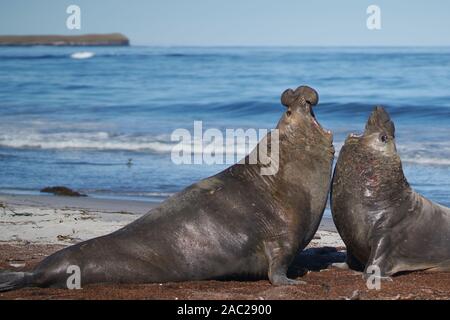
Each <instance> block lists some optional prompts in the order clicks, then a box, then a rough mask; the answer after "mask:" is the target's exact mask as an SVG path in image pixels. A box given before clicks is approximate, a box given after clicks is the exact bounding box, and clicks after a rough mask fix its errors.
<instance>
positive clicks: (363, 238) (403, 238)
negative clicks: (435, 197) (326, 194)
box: [331, 107, 450, 277]
mask: <svg viewBox="0 0 450 320" xmlns="http://www.w3.org/2000/svg"><path fill="white" fill-rule="evenodd" d="M394 138H395V127H394V123H393V122H392V121H391V119H390V117H389V115H388V113H387V112H386V111H385V110H384V109H383V108H382V107H376V108H375V110H374V111H373V112H372V114H371V116H370V117H369V120H368V121H367V124H366V128H365V131H364V134H362V135H355V134H351V135H350V136H349V137H348V138H347V140H346V141H345V145H344V146H343V148H342V150H341V152H340V154H339V158H338V161H337V164H336V168H335V171H334V177H333V183H332V188H331V204H332V205H331V210H332V215H333V219H334V222H335V224H336V227H337V230H338V231H339V234H340V235H341V237H342V240H343V241H344V243H345V245H346V246H347V265H348V267H350V268H352V269H360V270H363V269H364V268H365V275H366V276H367V275H368V274H369V273H370V274H372V273H373V270H374V268H373V267H372V268H371V269H370V271H369V270H368V267H369V266H376V267H378V268H379V271H380V274H379V275H380V276H381V277H389V276H390V275H394V274H396V273H398V272H405V271H414V270H429V271H450V209H449V208H446V207H443V206H441V205H439V204H436V203H433V202H431V201H430V200H428V199H426V198H425V197H423V196H421V195H420V194H418V193H416V192H414V191H413V190H412V188H411V187H410V185H409V184H408V182H407V180H406V178H405V176H404V174H403V169H402V163H401V160H400V157H399V156H398V154H397V149H396V145H395V140H394Z"/></svg>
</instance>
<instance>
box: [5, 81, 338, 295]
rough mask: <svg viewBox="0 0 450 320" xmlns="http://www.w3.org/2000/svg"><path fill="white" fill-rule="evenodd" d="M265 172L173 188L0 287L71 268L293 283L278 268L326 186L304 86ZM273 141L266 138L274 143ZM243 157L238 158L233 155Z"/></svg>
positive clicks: (118, 279) (51, 280)
mask: <svg viewBox="0 0 450 320" xmlns="http://www.w3.org/2000/svg"><path fill="white" fill-rule="evenodd" d="M281 101H282V103H283V104H284V105H285V106H286V107H287V110H286V112H285V113H284V114H283V116H282V117H281V119H280V121H279V123H278V125H277V129H278V134H279V139H277V141H275V139H274V138H272V137H273V136H274V134H273V132H272V133H269V134H268V135H267V136H266V137H265V138H264V139H263V141H262V142H260V143H259V144H258V146H257V147H256V148H255V149H254V150H253V151H252V152H251V153H250V154H249V155H247V157H246V159H248V158H249V157H252V156H254V155H255V153H257V152H258V148H260V147H261V144H262V143H264V142H268V146H269V147H271V146H273V143H274V142H278V141H279V149H278V150H279V157H278V155H277V157H275V156H273V154H272V153H273V152H271V151H269V152H268V153H270V157H271V159H270V160H272V161H275V162H276V163H277V165H278V171H276V173H274V174H273V175H263V174H261V171H262V169H263V168H264V167H265V166H266V165H265V164H263V163H261V161H260V159H259V158H258V157H256V158H257V159H258V161H256V162H255V163H253V164H249V161H246V162H245V164H242V163H238V164H235V165H233V166H231V167H229V168H227V169H225V170H224V171H222V172H220V173H218V174H216V175H214V176H211V177H209V178H207V179H204V180H202V181H200V182H198V183H195V184H193V185H191V186H189V187H187V188H186V189H184V190H183V191H181V192H179V193H177V194H175V195H174V196H172V197H170V198H169V199H167V200H166V201H164V202H163V203H162V204H161V205H160V206H159V207H156V208H155V209H152V210H151V211H150V212H149V213H148V214H146V215H144V216H142V217H141V218H139V219H137V220H136V221H134V222H133V223H131V224H129V225H127V226H125V227H123V228H122V229H119V230H117V231H116V232H113V233H111V234H108V235H105V236H102V237H98V238H94V239H91V240H88V241H84V242H81V243H79V244H76V245H73V246H70V247H68V248H65V249H63V250H61V251H58V252H56V253H54V254H53V255H51V256H49V257H47V258H46V259H44V260H43V261H42V262H41V263H40V264H39V265H38V266H37V267H36V268H35V269H34V270H33V271H32V272H29V273H23V272H22V273H18V272H15V273H14V272H3V273H1V274H0V291H1V290H3V291H5V290H10V289H15V288H20V287H24V286H40V287H64V286H66V280H67V278H68V276H69V275H68V274H67V270H68V267H69V266H72V265H75V266H78V267H79V269H80V271H81V272H80V274H81V283H82V284H89V283H152V282H169V281H188V280H203V279H224V278H228V277H231V276H233V277H235V276H242V277H245V276H247V275H253V276H258V277H261V276H265V277H267V276H268V278H269V279H270V281H271V283H273V284H276V285H284V284H293V283H297V282H296V281H295V280H292V279H288V277H287V275H286V271H287V269H288V266H289V265H290V263H291V261H292V259H293V257H294V256H295V255H296V254H297V252H298V251H299V250H302V249H303V248H304V247H305V246H306V245H307V244H308V243H309V242H310V240H311V239H312V237H313V235H314V233H315V232H316V230H317V228H318V226H319V223H320V220H321V217H322V214H323V211H324V209H325V205H326V202H327V196H328V191H329V187H330V184H331V173H332V162H333V158H334V148H333V146H332V135H331V133H330V132H329V131H326V130H324V129H323V128H322V127H321V126H320V125H319V123H318V122H317V121H316V119H315V116H314V113H313V111H312V106H314V105H316V104H317V103H318V95H317V93H316V91H314V90H313V89H312V88H309V87H306V86H301V87H299V88H297V89H296V90H295V91H294V90H291V89H288V90H286V91H285V92H284V93H283V95H282V97H281ZM272 140H274V141H272ZM241 162H242V161H241Z"/></svg>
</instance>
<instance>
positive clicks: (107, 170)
mask: <svg viewBox="0 0 450 320" xmlns="http://www.w3.org/2000/svg"><path fill="white" fill-rule="evenodd" d="M300 84H308V85H310V86H312V87H314V88H315V89H317V90H318V92H319V94H320V104H319V106H317V107H316V109H315V112H316V116H317V118H318V120H319V122H320V123H321V124H322V125H323V126H324V127H326V128H328V129H331V130H333V132H334V141H335V147H336V150H337V152H338V151H339V149H340V147H341V145H342V143H343V140H344V139H345V137H346V136H347V134H349V133H350V132H361V131H362V130H363V128H364V124H365V121H366V120H367V117H368V116H369V114H370V112H371V110H372V108H373V106H374V105H377V104H381V105H384V106H385V107H386V108H387V110H388V111H389V112H390V113H391V116H392V117H393V119H394V121H395V124H396V128H397V146H398V149H399V152H400V154H401V157H402V160H403V163H404V169H405V171H406V175H407V178H408V180H409V182H410V183H411V184H412V185H413V187H414V188H415V189H416V190H418V191H419V192H421V193H423V194H424V195H426V196H427V197H429V198H430V199H432V200H434V201H437V202H439V203H442V204H444V205H446V206H450V48H154V47H138V46H136V47H117V48H107V47H95V48H81V47H80V48H76V47H70V48H52V47H30V48H13V47H9V48H0V177H1V179H0V192H10V193H11V192H12V193H36V192H38V190H39V189H41V188H43V187H45V186H52V185H65V186H69V187H71V188H75V189H77V190H81V191H82V192H86V193H88V194H89V195H92V196H97V197H114V198H138V199H143V200H157V201H159V200H162V199H164V198H166V197H167V196H169V195H171V194H173V193H174V192H177V191H179V190H181V189H183V188H184V187H186V186H187V185H189V184H191V183H193V182H195V181H197V180H199V179H201V178H204V177H207V176H209V175H211V174H214V173H216V172H218V171H220V170H222V169H223V168H225V167H226V166H227V165H219V164H217V165H206V164H204V165H175V164H174V163H173V162H171V150H172V147H173V145H174V143H175V142H173V141H171V139H170V135H171V133H172V132H173V130H175V129H177V128H185V129H188V130H190V131H192V130H193V125H194V121H203V127H204V128H205V129H206V128H218V129H220V130H223V132H225V129H226V128H230V129H233V128H234V129H236V128H243V129H246V128H267V129H270V128H273V127H275V125H276V123H277V121H278V119H279V117H280V116H281V114H282V112H283V111H284V108H283V107H282V106H281V104H280V102H279V99H280V94H281V92H283V91H284V90H285V89H286V88H289V87H290V88H295V87H296V86H298V85H300ZM238 150H240V151H241V153H242V152H244V151H243V146H238ZM130 159H131V160H130ZM129 162H131V165H128V164H129Z"/></svg>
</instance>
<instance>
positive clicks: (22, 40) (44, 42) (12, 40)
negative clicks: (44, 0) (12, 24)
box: [0, 33, 130, 46]
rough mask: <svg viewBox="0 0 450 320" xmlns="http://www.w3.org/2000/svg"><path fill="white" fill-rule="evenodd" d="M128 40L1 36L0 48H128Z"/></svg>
mask: <svg viewBox="0 0 450 320" xmlns="http://www.w3.org/2000/svg"><path fill="white" fill-rule="evenodd" d="M129 44H130V40H129V39H128V38H127V37H126V36H124V35H123V34H120V33H109V34H85V35H77V36H62V35H27V36H1V35H0V46H128V45H129Z"/></svg>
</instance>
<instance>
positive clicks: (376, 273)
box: [364, 237, 401, 280]
mask: <svg viewBox="0 0 450 320" xmlns="http://www.w3.org/2000/svg"><path fill="white" fill-rule="evenodd" d="M392 247H393V246H392V243H391V241H390V240H389V239H388V237H381V238H378V237H377V238H374V239H373V240H372V246H371V248H372V250H371V252H370V257H369V260H368V261H367V264H366V267H365V269H364V276H365V277H370V276H372V277H377V278H380V279H382V280H392V279H390V278H389V276H391V275H393V274H395V273H397V272H398V271H401V270H395V264H394V261H393V260H394V258H393V257H392V256H391V250H390V248H392ZM384 278H386V279H384ZM388 278H389V279H388Z"/></svg>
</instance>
